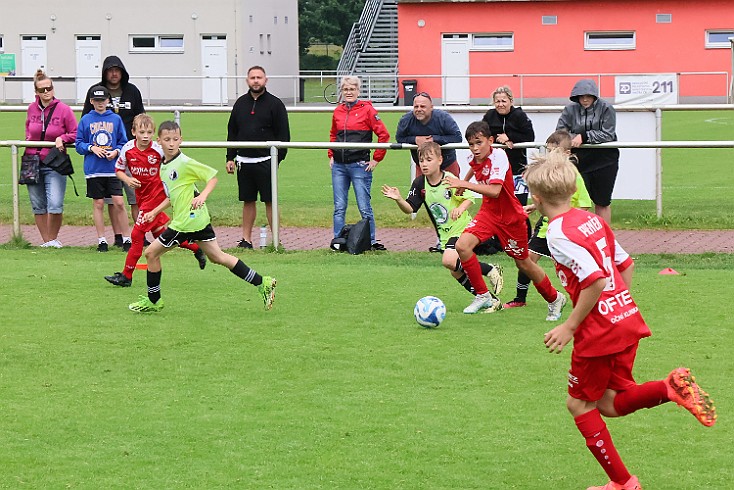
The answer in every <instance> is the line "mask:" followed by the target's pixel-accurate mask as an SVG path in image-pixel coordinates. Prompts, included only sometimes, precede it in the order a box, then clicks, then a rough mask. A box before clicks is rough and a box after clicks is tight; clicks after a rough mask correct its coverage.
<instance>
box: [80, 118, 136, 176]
mask: <svg viewBox="0 0 734 490" xmlns="http://www.w3.org/2000/svg"><path fill="white" fill-rule="evenodd" d="M125 143H127V137H126V136H125V128H123V127H122V120H121V119H120V116H118V115H117V114H115V113H114V112H112V111H111V110H109V109H107V110H106V111H105V112H103V113H102V114H100V113H98V112H97V111H94V110H93V111H92V112H90V113H87V114H84V115H83V116H82V118H81V120H80V121H79V126H78V128H77V131H76V143H75V145H74V146H75V147H76V152H77V153H79V154H80V155H84V176H85V177H86V178H87V179H90V178H92V177H116V175H115V162H117V158H113V159H112V160H108V159H106V158H100V157H98V156H97V155H95V154H94V153H93V152H92V146H102V147H104V148H105V149H107V150H110V151H114V150H117V151H118V157H119V152H120V150H121V149H122V146H123V145H124V144H125Z"/></svg>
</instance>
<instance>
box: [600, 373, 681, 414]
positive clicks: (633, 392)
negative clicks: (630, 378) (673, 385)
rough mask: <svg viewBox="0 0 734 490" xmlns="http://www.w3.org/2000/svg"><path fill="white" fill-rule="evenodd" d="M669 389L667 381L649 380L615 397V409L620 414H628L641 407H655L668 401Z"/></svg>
mask: <svg viewBox="0 0 734 490" xmlns="http://www.w3.org/2000/svg"><path fill="white" fill-rule="evenodd" d="M668 401H670V400H668V389H667V388H666V386H665V381H662V380H661V381H648V382H647V383H645V384H641V385H637V386H635V387H633V388H630V389H628V390H625V391H620V392H619V393H617V396H615V397H614V410H616V411H617V413H618V414H619V415H627V414H630V413H632V412H636V411H637V410H640V409H641V408H653V407H657V406H658V405H661V404H663V403H665V402H668Z"/></svg>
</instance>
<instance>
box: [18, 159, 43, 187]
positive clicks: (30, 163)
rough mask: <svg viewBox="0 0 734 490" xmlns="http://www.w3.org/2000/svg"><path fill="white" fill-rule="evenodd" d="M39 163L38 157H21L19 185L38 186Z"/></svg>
mask: <svg viewBox="0 0 734 490" xmlns="http://www.w3.org/2000/svg"><path fill="white" fill-rule="evenodd" d="M40 166H41V162H40V160H39V158H38V155H23V156H22V157H21V159H20V177H18V183H19V184H24V185H28V184H38V181H39V177H40V175H39V174H40Z"/></svg>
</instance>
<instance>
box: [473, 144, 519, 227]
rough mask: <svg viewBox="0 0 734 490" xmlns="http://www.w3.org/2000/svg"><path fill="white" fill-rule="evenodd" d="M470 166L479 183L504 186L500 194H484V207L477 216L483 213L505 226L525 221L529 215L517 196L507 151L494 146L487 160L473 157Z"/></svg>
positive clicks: (490, 219)
mask: <svg viewBox="0 0 734 490" xmlns="http://www.w3.org/2000/svg"><path fill="white" fill-rule="evenodd" d="M469 166H471V169H472V170H473V171H474V179H475V180H476V181H477V183H479V184H484V185H490V184H500V185H501V186H502V190H501V191H500V194H499V196H497V197H488V196H482V197H483V199H482V207H481V208H480V209H479V212H478V213H477V218H479V216H480V214H482V215H484V216H483V218H484V219H488V220H489V221H491V222H494V223H498V224H500V225H503V226H504V225H507V224H510V223H516V222H519V221H520V222H525V220H526V219H527V218H528V215H527V214H526V213H525V211H524V210H523V209H522V204H520V201H518V199H517V197H515V181H514V180H513V178H512V167H510V161H509V160H508V159H507V153H505V151H504V150H503V149H502V148H493V149H492V153H490V154H489V156H488V157H487V159H486V160H484V161H483V162H477V161H476V159H474V158H472V159H471V161H470V162H469Z"/></svg>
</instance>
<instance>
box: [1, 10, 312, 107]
mask: <svg viewBox="0 0 734 490" xmlns="http://www.w3.org/2000/svg"><path fill="white" fill-rule="evenodd" d="M2 10H3V12H2V16H0V35H2V37H3V44H4V53H15V54H16V67H17V73H18V74H19V75H20V74H22V73H23V72H24V69H25V68H28V67H24V66H23V60H22V57H21V38H22V36H27V35H43V36H46V51H47V60H48V62H47V66H46V71H47V73H48V74H49V75H50V76H51V77H63V79H62V80H59V82H58V83H57V84H56V85H57V96H58V97H59V98H62V99H64V100H69V101H72V102H73V100H74V98H75V94H76V88H75V84H76V83H77V82H76V81H75V80H74V78H75V76H76V73H77V72H76V51H75V46H76V38H77V36H79V35H93V36H100V39H101V46H102V50H101V58H102V59H104V58H105V57H106V56H108V55H111V54H114V55H117V56H119V57H120V58H121V59H122V60H123V63H124V64H125V66H126V68H127V70H128V72H129V73H130V75H131V77H132V78H131V81H132V82H133V83H135V84H136V85H137V86H138V88H140V90H141V92H142V93H143V97H144V99H146V102H147V101H148V99H152V100H151V101H152V102H153V103H156V102H160V103H162V102H189V103H196V104H198V103H200V101H201V98H202V81H201V80H200V79H194V78H192V79H185V78H180V77H199V76H201V72H202V58H201V39H202V36H207V35H215V36H226V49H227V72H226V74H227V75H228V76H229V77H231V78H230V80H228V86H227V90H226V93H227V99H228V101H229V103H230V104H231V103H232V102H233V101H234V99H235V98H236V97H237V96H238V95H241V94H242V93H243V92H245V91H246V90H247V85H246V84H245V82H244V79H243V77H244V74H245V73H246V71H247V68H248V67H250V66H252V65H262V66H263V67H265V69H266V70H267V72H268V74H269V75H287V76H293V77H297V75H298V4H297V0H269V1H268V2H262V1H257V0H208V1H206V2H202V1H200V0H177V1H176V2H162V1H143V0H128V1H126V2H116V3H113V2H110V3H104V2H99V1H98V0H74V1H73V2H68V1H66V2H61V1H57V0H51V1H48V0H47V1H44V2H40V3H39V2H29V3H26V2H21V3H17V4H15V5H14V8H12V9H11V8H5V7H3V9H2ZM52 18H53V19H55V20H52ZM131 34H139V35H167V34H170V35H183V37H184V50H183V52H181V53H136V52H131V49H130V39H129V36H130V35H131ZM261 36H262V38H263V45H262V48H261V43H260V38H261ZM268 36H269V38H270V43H269V45H268V43H267V38H268ZM30 68H31V70H25V71H35V69H36V68H37V67H35V66H34V67H30ZM146 76H150V77H162V76H166V77H176V78H174V79H171V78H169V79H166V80H156V79H154V78H151V79H146V78H145V77H146ZM79 83H80V84H82V85H84V86H85V87H88V86H89V85H91V83H93V80H92V81H90V80H89V79H87V80H83V81H80V82H79ZM20 85H21V84H20V83H18V82H14V81H13V80H12V79H11V78H8V79H6V80H0V100H5V101H7V102H17V101H19V100H20V99H21V90H20ZM279 85H282V87H280V86H279ZM292 86H293V83H292V82H287V81H283V82H281V81H278V80H275V81H274V82H273V83H272V84H271V85H269V88H270V89H271V90H272V91H273V92H274V93H278V92H281V91H282V92H283V93H286V94H291V92H292ZM286 89H287V90H286ZM292 97H293V95H292V94H291V98H292ZM285 98H287V97H285Z"/></svg>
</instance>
